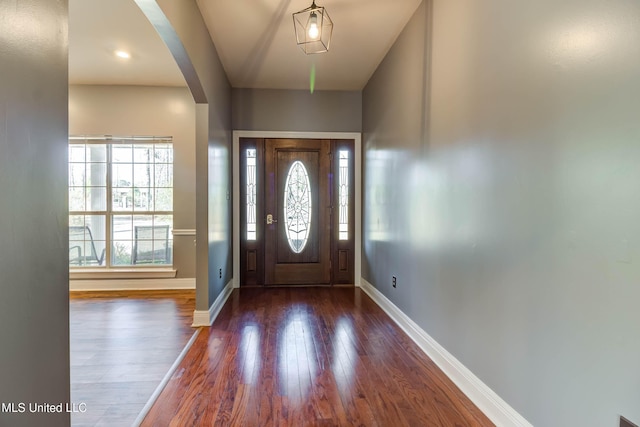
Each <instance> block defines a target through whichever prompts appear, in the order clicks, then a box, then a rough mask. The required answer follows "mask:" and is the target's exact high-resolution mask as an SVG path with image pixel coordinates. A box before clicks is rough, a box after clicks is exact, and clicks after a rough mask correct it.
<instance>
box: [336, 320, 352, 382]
mask: <svg viewBox="0 0 640 427" xmlns="http://www.w3.org/2000/svg"><path fill="white" fill-rule="evenodd" d="M353 334H354V331H353V322H352V320H351V319H350V318H348V317H345V316H342V317H340V318H339V319H338V321H337V322H336V332H335V334H334V336H333V343H334V345H333V360H332V364H331V369H332V371H333V375H334V376H335V378H336V383H337V384H338V387H339V388H341V389H348V388H349V387H351V386H352V382H353V376H354V372H355V368H356V349H355V346H354V344H353V341H352V340H351V338H350V337H352V336H353Z"/></svg>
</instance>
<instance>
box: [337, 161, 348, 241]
mask: <svg viewBox="0 0 640 427" xmlns="http://www.w3.org/2000/svg"><path fill="white" fill-rule="evenodd" d="M338 166H339V174H340V176H339V182H338V186H339V187H338V198H339V201H340V205H339V206H340V207H339V209H340V211H339V226H338V239H339V240H349V151H347V150H340V152H339V164H338Z"/></svg>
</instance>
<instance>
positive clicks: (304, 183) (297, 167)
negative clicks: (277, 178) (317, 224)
mask: <svg viewBox="0 0 640 427" xmlns="http://www.w3.org/2000/svg"><path fill="white" fill-rule="evenodd" d="M284 218H285V229H286V233H287V240H288V241H289V247H291V250H292V251H293V252H295V253H297V254H299V253H300V252H302V250H303V249H304V247H305V245H306V244H307V239H308V238H309V230H310V229H311V184H310V183H309V174H308V173H307V168H305V167H304V165H303V164H302V162H301V161H299V160H297V161H295V162H293V164H292V165H291V167H290V168H289V173H288V174H287V181H286V183H285V184H284Z"/></svg>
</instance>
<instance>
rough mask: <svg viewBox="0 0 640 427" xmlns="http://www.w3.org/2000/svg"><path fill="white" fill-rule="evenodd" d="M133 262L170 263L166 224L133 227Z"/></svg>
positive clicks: (167, 227)
mask: <svg viewBox="0 0 640 427" xmlns="http://www.w3.org/2000/svg"><path fill="white" fill-rule="evenodd" d="M134 239H135V240H134V244H133V264H171V246H170V244H169V226H168V225H153V226H152V225H136V226H135V227H134Z"/></svg>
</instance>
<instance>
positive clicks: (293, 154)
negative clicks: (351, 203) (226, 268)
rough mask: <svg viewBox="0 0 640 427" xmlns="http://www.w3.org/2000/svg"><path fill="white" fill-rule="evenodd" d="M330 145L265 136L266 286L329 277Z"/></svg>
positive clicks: (325, 281) (326, 280) (322, 281)
mask: <svg viewBox="0 0 640 427" xmlns="http://www.w3.org/2000/svg"><path fill="white" fill-rule="evenodd" d="M330 147H331V142H330V141H329V140H310V141H309V140H305V141H301V140H296V139H267V140H265V199H264V200H265V202H264V203H265V212H266V218H265V224H266V225H265V276H264V277H265V281H264V283H265V285H297V284H301V285H302V284H329V283H330V281H331V265H330V249H329V247H330V246H329V245H330V236H331V188H330V171H331V156H330Z"/></svg>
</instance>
